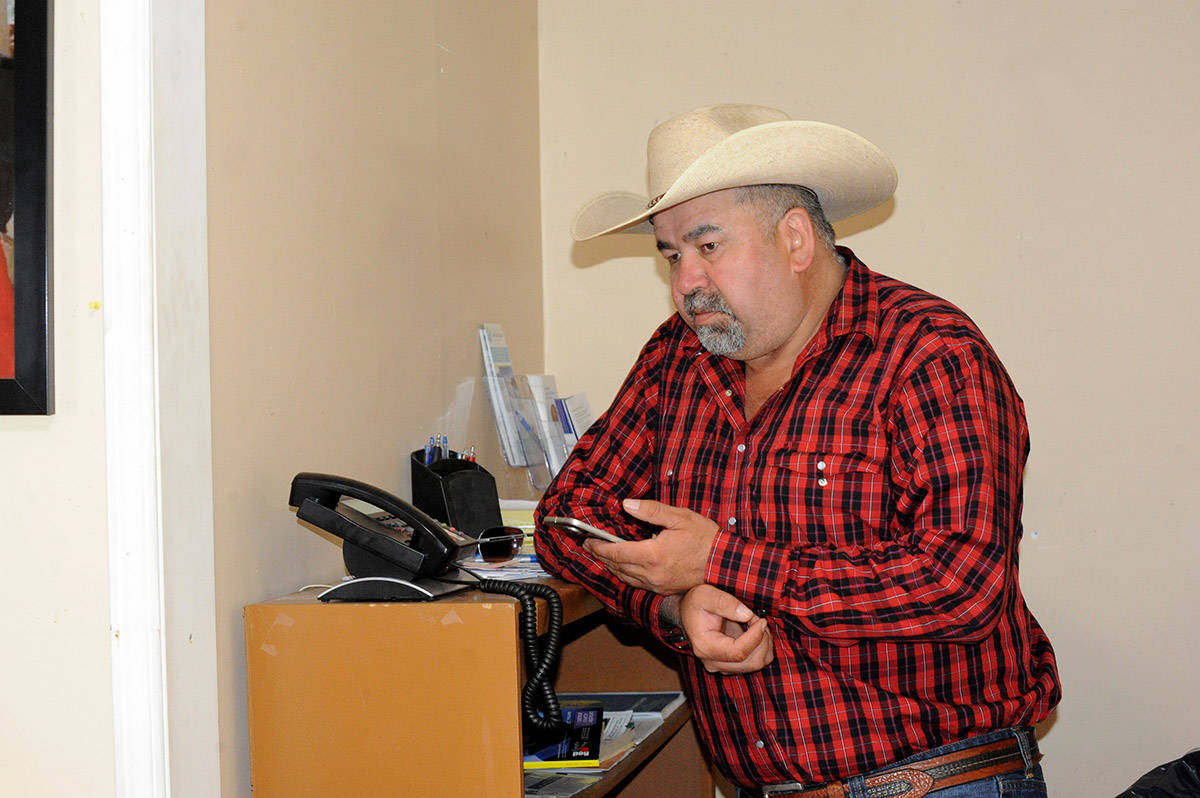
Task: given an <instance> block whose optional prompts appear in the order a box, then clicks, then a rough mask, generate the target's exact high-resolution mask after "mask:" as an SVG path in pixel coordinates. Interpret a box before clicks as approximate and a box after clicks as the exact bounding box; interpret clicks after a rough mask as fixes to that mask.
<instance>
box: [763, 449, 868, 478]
mask: <svg viewBox="0 0 1200 798" xmlns="http://www.w3.org/2000/svg"><path fill="white" fill-rule="evenodd" d="M772 464H773V465H775V466H776V467H778V468H786V469H788V470H789V471H795V472H796V473H798V474H812V475H826V476H832V475H834V474H849V473H852V472H855V471H869V472H871V473H875V474H878V473H880V472H881V469H880V467H879V464H878V463H876V462H875V461H874V460H872V459H871V458H870V457H868V456H867V454H866V453H865V452H854V451H846V452H828V451H826V452H819V451H812V450H807V449H781V450H779V451H777V452H774V453H773V454H772Z"/></svg>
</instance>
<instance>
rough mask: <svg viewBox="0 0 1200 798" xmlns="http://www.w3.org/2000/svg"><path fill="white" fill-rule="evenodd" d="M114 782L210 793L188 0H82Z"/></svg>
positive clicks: (214, 755)
mask: <svg viewBox="0 0 1200 798" xmlns="http://www.w3.org/2000/svg"><path fill="white" fill-rule="evenodd" d="M100 127H101V167H102V182H101V194H102V198H101V202H102V210H101V218H102V234H103V247H102V259H103V274H104V294H103V308H104V357H105V440H106V456H107V465H106V472H107V486H108V487H107V490H108V535H109V581H110V613H111V619H112V673H113V712H114V727H115V735H114V744H115V756H116V788H117V794H118V795H119V796H166V795H174V796H190V795H195V796H213V795H218V794H220V763H219V753H218V723H217V678H216V639H215V638H216V613H215V604H214V585H213V522H212V517H213V516H212V447H211V412H210V401H211V390H210V386H209V361H208V356H209V338H208V253H207V230H206V228H207V195H206V190H205V189H206V167H205V164H206V159H205V94H204V2H203V0H122V1H121V2H102V3H101V4H100Z"/></svg>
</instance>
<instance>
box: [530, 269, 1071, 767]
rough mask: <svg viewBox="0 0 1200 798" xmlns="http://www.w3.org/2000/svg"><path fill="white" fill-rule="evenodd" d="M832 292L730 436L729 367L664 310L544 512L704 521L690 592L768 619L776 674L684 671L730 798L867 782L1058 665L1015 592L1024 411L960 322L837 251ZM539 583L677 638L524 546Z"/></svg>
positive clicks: (1035, 695) (1006, 706)
mask: <svg viewBox="0 0 1200 798" xmlns="http://www.w3.org/2000/svg"><path fill="white" fill-rule="evenodd" d="M841 253H842V255H843V256H844V257H845V258H846V261H847V263H848V264H849V269H848V272H847V277H846V281H845V284H844V287H843V289H842V292H841V293H840V294H839V295H838V297H837V299H835V301H834V303H833V305H832V306H831V307H830V309H829V313H828V315H827V318H826V319H825V323H824V325H823V327H822V328H821V329H820V330H819V331H818V332H817V334H816V335H815V336H814V337H813V340H812V341H810V342H809V344H808V346H807V347H806V348H805V350H804V352H803V353H802V354H801V355H800V357H799V358H798V359H797V360H796V365H795V368H794V370H793V373H792V377H791V379H790V380H789V381H788V382H787V384H786V385H784V387H783V388H782V389H781V390H780V391H779V392H778V393H776V394H775V395H774V396H772V397H771V398H770V399H769V400H768V401H767V403H766V404H764V405H763V406H762V409H761V410H760V412H759V413H758V415H757V416H756V417H755V418H754V419H753V420H752V421H749V422H747V421H746V419H745V417H744V415H743V413H742V403H743V397H744V392H745V379H744V375H743V370H742V365H741V364H740V363H738V362H736V361H733V360H730V359H728V358H725V357H720V356H717V355H713V354H710V353H708V352H707V351H705V350H704V349H703V348H702V347H701V346H700V343H699V341H698V339H697V338H696V336H695V334H694V333H693V332H692V331H691V330H690V329H689V328H688V327H687V326H686V325H685V324H684V322H683V321H682V319H680V318H679V316H678V315H676V316H674V317H672V318H671V319H670V320H668V321H667V322H666V323H664V324H663V325H662V326H661V327H660V328H659V329H658V330H657V332H656V333H655V334H654V336H653V337H652V338H651V339H650V341H649V342H648V343H647V344H646V346H645V348H644V349H643V351H642V353H641V355H640V356H639V358H638V360H637V363H636V365H635V366H634V368H633V370H632V371H631V372H630V374H629V376H628V377H627V378H626V380H625V383H624V385H622V387H621V389H620V392H619V393H618V394H617V397H616V399H615V400H614V401H613V404H612V406H611V407H610V408H609V410H608V411H607V412H606V413H605V414H604V415H603V416H602V417H601V418H600V419H599V420H598V421H597V422H596V423H595V425H593V426H592V428H591V429H590V430H589V431H588V433H587V435H585V436H584V438H583V439H582V440H581V441H580V442H579V444H578V446H577V447H576V448H575V451H574V452H573V453H572V455H571V457H570V459H569V460H568V462H567V463H566V465H565V466H564V467H563V469H562V470H561V472H560V473H559V475H558V477H557V478H556V479H555V481H554V483H553V484H552V485H551V486H550V488H549V489H548V490H547V492H546V495H545V497H544V498H543V500H542V502H541V504H540V506H539V508H538V513H539V515H538V519H539V522H540V519H541V517H542V516H544V515H567V516H573V517H576V518H580V519H582V520H584V521H588V522H590V523H593V524H595V525H597V526H600V527H603V528H606V529H610V530H613V531H615V532H616V533H617V534H618V535H622V536H624V537H628V538H644V537H646V536H648V535H650V534H653V531H654V530H652V529H648V528H645V527H644V526H642V525H640V524H639V522H637V521H635V520H634V519H632V518H630V517H629V516H627V515H624V514H623V513H622V511H621V506H620V502H621V499H623V498H626V497H642V498H652V499H657V500H658V501H661V502H666V503H667V504H671V505H676V506H680V507H686V508H688V509H691V510H694V511H695V512H698V513H700V514H702V515H704V516H706V517H708V518H711V519H713V520H714V521H716V522H717V523H718V524H719V525H720V531H719V532H718V533H717V537H716V540H715V542H714V545H713V549H712V554H711V556H710V557H709V561H708V570H707V574H706V576H705V581H707V582H709V583H710V584H713V585H716V586H717V587H719V588H722V589H724V590H726V591H729V592H730V593H733V594H734V595H736V596H737V597H738V598H739V599H741V600H742V601H743V602H745V603H746V604H747V605H748V606H749V607H751V608H752V609H754V611H755V612H756V613H758V614H759V615H764V616H766V617H767V618H768V619H769V622H770V626H771V631H772V633H773V635H774V640H775V661H774V662H772V663H771V664H770V665H769V666H767V667H766V668H764V669H762V670H760V671H758V672H756V673H750V674H746V675H720V674H711V673H708V672H707V671H706V670H705V669H704V668H703V667H702V666H701V664H700V662H699V661H698V660H697V659H696V658H695V657H693V656H687V652H686V649H684V648H678V647H677V650H679V651H680V652H681V654H683V656H681V657H680V664H681V669H682V674H683V679H684V684H685V686H686V687H687V689H688V692H689V694H690V696H691V698H692V702H693V708H694V710H695V715H696V719H697V727H698V730H699V732H700V735H701V737H702V738H703V740H704V741H705V743H706V744H707V746H708V749H709V751H710V752H711V754H712V756H713V758H714V760H715V762H716V764H717V765H718V766H719V767H720V768H721V770H722V771H723V772H725V774H726V775H728V776H729V777H730V778H732V779H733V781H735V782H737V783H739V784H742V785H746V786H754V785H763V784H771V783H777V782H786V781H800V782H804V783H807V784H819V783H822V782H826V781H830V780H834V779H839V778H846V777H849V776H852V775H855V774H859V773H865V772H868V771H871V770H874V769H876V768H879V767H881V766H883V765H886V764H888V763H890V762H894V761H896V760H898V759H902V758H904V757H907V756H909V755H911V754H913V753H917V752H919V751H922V750H925V749H928V748H931V747H934V746H938V745H942V744H944V743H947V742H952V741H954V740H958V739H961V738H963V737H967V736H970V735H972V734H978V733H981V732H985V731H989V730H992V729H999V728H1004V727H1007V726H1013V725H1017V724H1033V723H1036V722H1037V721H1039V720H1041V719H1042V718H1044V717H1045V716H1046V715H1047V714H1048V713H1049V711H1050V710H1051V709H1052V708H1053V707H1054V706H1055V704H1057V703H1058V699H1059V685H1058V674H1057V671H1056V667H1055V660H1054V652H1053V651H1052V650H1051V648H1050V642H1049V640H1048V639H1047V637H1046V635H1045V633H1044V632H1043V631H1042V629H1041V627H1040V626H1038V623H1037V621H1036V620H1035V619H1034V617H1033V615H1031V614H1030V612H1029V610H1028V609H1027V607H1026V606H1025V601H1024V599H1023V598H1022V596H1021V591H1020V588H1019V587H1018V584H1017V545H1018V542H1019V540H1020V537H1021V501H1022V497H1021V479H1022V471H1023V468H1024V463H1025V458H1026V455H1027V453H1028V437H1027V431H1026V426H1025V419H1024V409H1023V406H1022V403H1021V399H1020V397H1019V396H1018V395H1017V393H1016V390H1015V389H1014V388H1013V385H1012V383H1011V381H1010V380H1009V378H1008V375H1007V373H1006V372H1005V371H1004V368H1003V366H1002V365H1001V364H1000V362H999V360H998V359H997V357H996V355H995V353H994V352H993V351H992V349H991V347H990V346H989V345H988V343H987V341H986V340H985V339H984V337H983V335H982V334H981V333H980V332H979V330H978V329H977V328H976V327H975V325H974V324H973V323H972V322H971V321H970V319H968V318H967V317H966V316H965V315H964V314H963V313H962V312H961V311H960V310H958V309H957V308H955V307H954V306H953V305H951V304H949V303H947V302H945V301H944V300H941V299H938V298H937V297H934V296H931V295H930V294H927V293H925V292H923V291H920V290H918V289H916V288H913V287H912V286H909V285H905V284H904V283H901V282H899V281H897V280H893V279H891V278H889V277H885V276H883V275H880V274H876V273H874V272H871V271H870V270H868V269H867V267H866V266H864V265H863V264H862V263H861V262H860V261H858V259H857V258H855V257H854V254H853V253H852V252H850V251H849V250H848V249H844V248H843V249H841ZM537 542H538V551H539V554H540V556H541V558H542V561H543V563H544V564H545V566H546V568H547V569H548V570H550V571H552V572H554V573H559V574H561V575H562V576H564V577H565V578H567V579H570V580H572V581H576V582H579V583H581V584H582V585H584V586H585V587H586V588H587V589H588V590H590V591H591V592H592V593H594V594H595V595H596V596H597V597H598V598H600V600H601V601H603V602H604V604H605V605H607V607H608V608H609V610H611V611H612V612H613V613H615V614H617V615H619V616H622V617H625V618H628V619H630V620H632V621H634V622H636V623H638V624H641V625H642V626H644V627H646V628H647V629H649V630H650V631H651V632H652V633H653V634H654V635H655V636H657V637H658V638H659V639H660V640H662V641H663V642H664V643H668V644H670V643H671V642H672V639H673V636H672V634H671V633H672V631H674V630H671V629H664V628H663V626H662V625H661V622H660V620H659V618H658V607H659V604H660V603H661V601H662V599H661V597H659V596H656V595H655V594H653V593H650V592H647V591H645V590H641V589H636V588H632V587H629V586H628V585H625V584H624V583H622V582H620V581H619V580H617V579H615V578H614V577H613V576H612V574H611V573H609V572H608V571H607V570H606V569H605V568H603V567H602V566H601V565H600V564H599V563H598V562H596V561H595V560H594V559H592V558H591V557H590V556H589V554H588V552H587V551H586V550H585V549H583V548H582V547H581V546H580V545H579V544H578V543H576V542H574V541H573V540H571V539H570V538H568V537H566V536H563V535H560V534H558V533H553V532H548V531H546V530H544V529H541V530H540V531H539V534H538V538H537Z"/></svg>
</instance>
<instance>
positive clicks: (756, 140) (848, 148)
mask: <svg viewBox="0 0 1200 798" xmlns="http://www.w3.org/2000/svg"><path fill="white" fill-rule="evenodd" d="M646 177H647V182H648V185H649V188H650V197H652V199H649V200H648V199H647V198H646V197H644V196H641V195H639V194H634V193H630V192H626V191H614V192H608V193H606V194H601V195H600V196H599V197H596V198H595V199H593V200H592V201H591V202H588V203H587V204H586V205H584V206H583V207H582V208H581V209H580V210H579V213H577V214H576V215H575V219H574V220H573V221H572V223H571V234H572V235H573V236H574V237H575V239H576V240H579V241H583V240H586V239H589V238H595V237H596V236H602V235H605V234H607V233H617V232H629V233H649V232H653V229H654V228H653V226H652V225H651V224H650V223H649V222H648V219H649V217H650V216H651V215H652V214H654V213H657V212H658V211H661V210H665V209H666V208H670V207H673V206H675V205H678V204H680V203H683V202H687V201H688V200H690V199H694V198H696V197H699V196H701V195H702V194H708V193H711V192H713V191H720V190H722V189H727V188H735V187H738V186H753V185H760V184H767V183H781V184H788V185H797V186H805V187H807V188H809V189H812V190H813V191H814V192H815V193H816V195H817V197H818V198H819V199H820V201H821V207H822V208H823V209H824V211H825V217H826V218H827V219H828V220H829V221H831V222H836V221H838V220H839V219H845V218H847V217H849V216H853V215H854V214H857V213H861V212H863V211H865V210H867V209H868V208H872V207H874V206H876V205H878V204H879V203H881V202H885V201H886V200H887V199H888V197H890V196H891V195H892V193H893V192H894V191H895V190H896V184H897V178H896V169H895V167H894V166H892V162H891V161H890V160H888V157H887V156H886V155H884V154H883V152H882V151H880V149H879V148H878V147H876V146H875V145H874V144H872V143H871V142H869V141H867V140H866V139H864V138H863V137H862V136H859V135H858V134H857V133H852V132H851V131H849V130H846V129H844V128H840V127H837V126H835V125H829V124H826V123H824V122H805V121H797V120H792V119H789V118H788V116H787V114H785V113H783V112H782V111H779V110H776V109H774V108H767V107H764V106H760V105H733V104H729V105H710V106H706V107H704V108H697V109H696V110H694V111H689V112H687V113H685V114H682V115H680V116H677V117H675V118H673V119H668V120H667V121H666V122H663V123H661V124H659V125H658V126H656V127H655V128H654V130H652V131H651V133H650V137H649V140H648V141H647V145H646Z"/></svg>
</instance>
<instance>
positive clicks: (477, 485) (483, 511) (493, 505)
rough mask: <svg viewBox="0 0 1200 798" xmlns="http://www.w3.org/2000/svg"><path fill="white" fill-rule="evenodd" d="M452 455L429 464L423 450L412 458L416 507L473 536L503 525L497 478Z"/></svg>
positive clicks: (484, 469) (413, 493)
mask: <svg viewBox="0 0 1200 798" xmlns="http://www.w3.org/2000/svg"><path fill="white" fill-rule="evenodd" d="M449 454H450V455H451V456H450V457H444V458H442V459H441V460H437V461H435V462H433V463H429V464H428V465H427V464H426V463H425V452H424V450H422V449H418V450H417V451H415V452H413V453H412V455H410V456H409V460H410V461H411V463H412V495H413V504H414V505H416V506H417V509H419V510H421V511H423V512H425V513H426V514H428V515H431V516H433V517H434V518H436V519H437V520H439V521H441V522H442V523H444V524H449V525H450V526H452V527H454V528H455V529H457V530H458V531H459V532H461V533H463V534H464V535H469V536H471V537H476V538H477V537H479V535H480V533H481V532H483V530H485V529H489V528H491V527H494V526H501V523H502V522H501V519H500V494H499V493H497V492H496V478H495V477H493V476H492V475H491V474H490V473H488V471H487V469H486V468H483V467H482V466H480V465H479V464H478V463H475V462H472V461H470V460H463V459H459V458H458V457H455V456H453V455H454V454H455V453H454V452H449Z"/></svg>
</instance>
